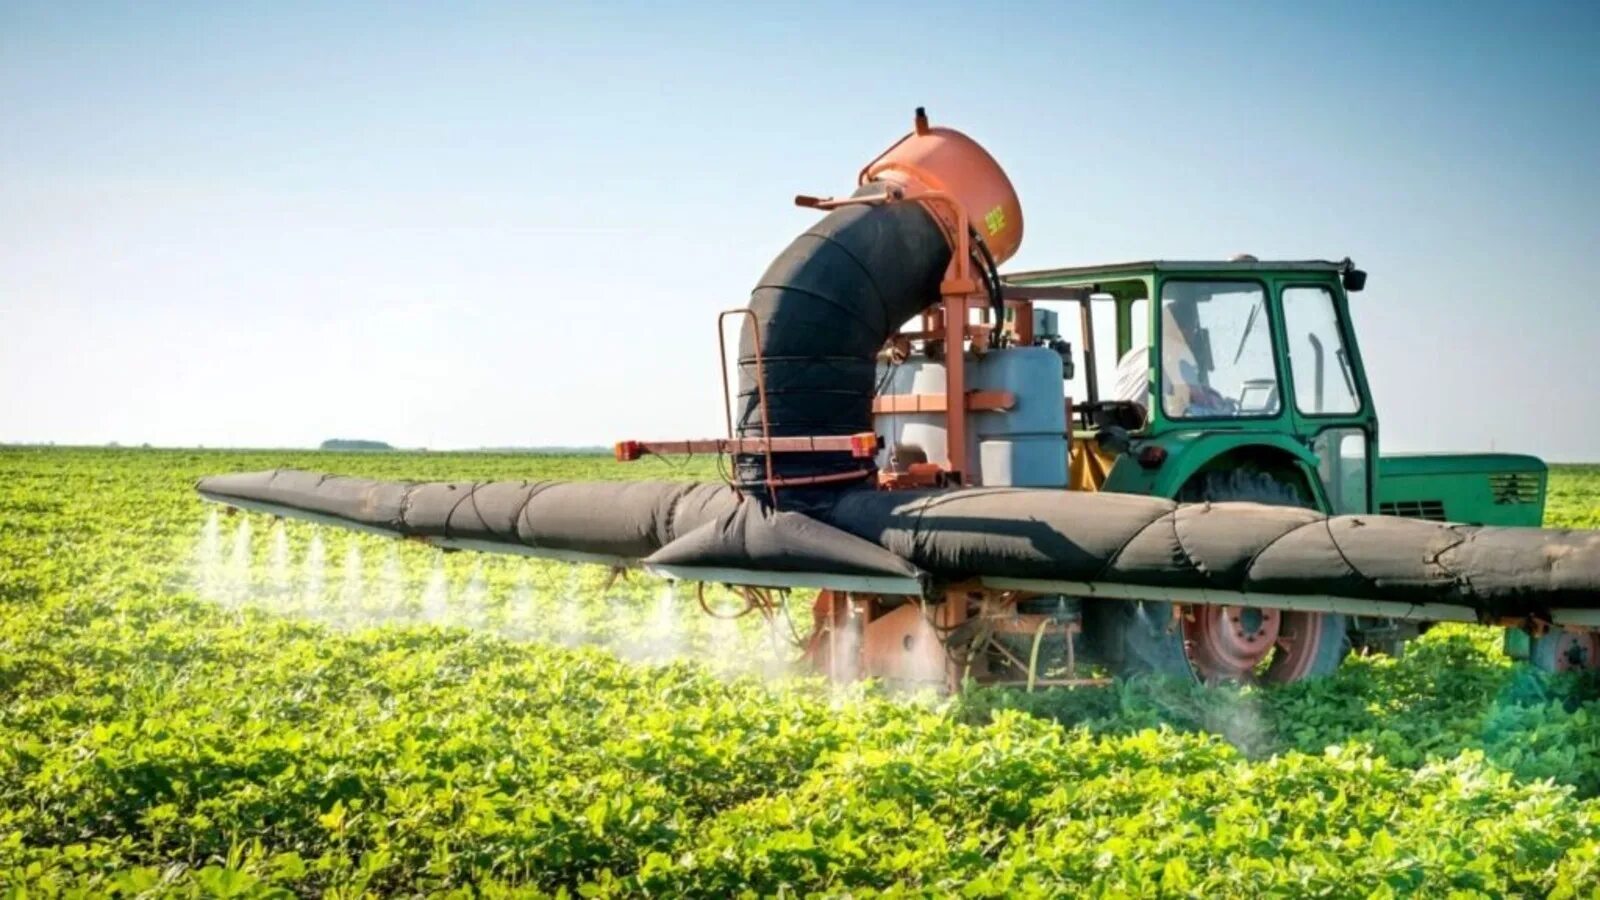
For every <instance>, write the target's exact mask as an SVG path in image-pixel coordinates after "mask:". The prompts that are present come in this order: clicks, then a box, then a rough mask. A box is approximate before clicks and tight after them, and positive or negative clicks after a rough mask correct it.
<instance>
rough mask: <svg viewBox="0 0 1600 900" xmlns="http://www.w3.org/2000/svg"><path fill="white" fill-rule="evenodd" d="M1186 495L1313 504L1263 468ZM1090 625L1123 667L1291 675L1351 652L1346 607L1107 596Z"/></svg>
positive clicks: (1193, 675)
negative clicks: (1314, 609)
mask: <svg viewBox="0 0 1600 900" xmlns="http://www.w3.org/2000/svg"><path fill="white" fill-rule="evenodd" d="M1179 499H1181V500H1183V501H1184V502H1202V501H1249V502H1254V503H1265V504H1268V505H1272V506H1308V505H1309V503H1308V501H1307V499H1306V497H1305V496H1304V494H1303V493H1302V492H1301V491H1300V490H1299V489H1297V488H1296V486H1295V485H1293V484H1291V483H1289V482H1286V481H1283V480H1280V479H1278V478H1275V477H1273V476H1272V474H1271V473H1268V472H1263V471H1260V470H1256V469H1233V470H1229V471H1219V472H1210V473H1206V474H1205V475H1203V476H1200V477H1199V478H1197V479H1196V480H1195V481H1194V482H1191V483H1190V484H1189V485H1187V486H1186V487H1185V489H1184V491H1183V493H1182V494H1180V495H1179ZM1091 607H1097V608H1096V609H1094V610H1093V611H1092V612H1091ZM1174 610H1176V611H1174ZM1084 627H1085V631H1086V633H1087V634H1088V635H1089V636H1090V637H1091V640H1092V641H1093V645H1094V647H1095V649H1096V650H1098V654H1097V655H1098V656H1099V657H1100V658H1101V660H1102V661H1103V662H1105V663H1106V664H1107V665H1109V666H1110V667H1111V668H1112V669H1113V670H1115V671H1116V672H1117V673H1118V674H1135V673H1146V672H1154V673H1159V674H1164V675H1168V676H1174V677H1178V678H1190V679H1197V680H1200V681H1204V682H1220V681H1228V682H1239V681H1266V682H1290V681H1300V680H1302V679H1306V678H1319V677H1322V676H1324V675H1328V674H1331V673H1332V672H1333V671H1334V670H1335V669H1337V668H1339V665H1340V663H1342V662H1344V658H1345V656H1346V655H1348V654H1349V652H1350V640H1349V636H1348V634H1347V631H1348V628H1347V623H1346V621H1345V617H1344V616H1343V615H1340V614H1338V613H1311V612H1297V611H1292V610H1280V609H1264V608H1257V607H1250V606H1202V605H1193V606H1176V605H1175V604H1171V603H1152V602H1136V601H1129V602H1119V601H1100V602H1098V603H1086V604H1084Z"/></svg>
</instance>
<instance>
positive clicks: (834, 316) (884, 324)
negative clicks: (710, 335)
mask: <svg viewBox="0 0 1600 900" xmlns="http://www.w3.org/2000/svg"><path fill="white" fill-rule="evenodd" d="M882 190H883V186H882V185H878V184H867V185H864V186H863V187H862V188H861V189H860V190H859V191H857V196H861V195H867V194H875V193H879V192H881V191H882ZM949 263H950V247H949V244H948V243H946V241H945V238H944V233H943V232H942V231H941V230H940V228H939V225H938V224H937V223H936V222H935V221H934V219H933V217H932V216H931V215H930V214H929V213H928V211H927V210H926V209H924V208H923V206H922V205H921V204H920V203H915V202H905V201H901V202H894V203H888V204H883V205H877V206H866V205H863V206H846V207H842V208H840V209H836V210H834V211H833V212H831V213H829V214H828V215H827V216H825V217H823V218H822V219H821V220H820V221H819V222H817V224H816V225H814V226H812V227H811V228H810V229H809V230H807V231H806V232H805V233H804V234H802V235H800V236H799V237H798V238H795V240H794V242H793V243H791V244H790V245H789V246H788V248H787V249H785V250H784V251H783V253H781V254H779V256H778V258H777V259H776V260H774V261H773V263H772V265H771V266H769V267H768V268H767V271H766V274H764V275H763V276H762V277H761V281H760V283H759V284H757V285H756V288H755V290H754V291H753V292H752V293H751V295H750V307H749V308H750V311H751V312H752V313H754V314H755V323H754V324H755V327H756V328H757V329H759V334H760V336H761V357H762V369H763V375H764V377H765V385H766V397H767V404H766V405H767V422H768V425H769V426H770V428H771V434H772V436H773V437H796V436H809V435H818V436H821V435H850V434H856V433H860V432H865V431H871V430H872V429H873V425H872V397H873V394H874V393H875V389H876V387H877V383H876V371H877V364H876V358H877V354H878V351H879V349H881V348H882V347H883V344H884V341H886V340H888V339H889V336H890V335H891V334H892V333H893V332H894V331H895V330H896V329H898V328H899V327H900V326H901V325H902V324H903V323H904V322H905V321H906V320H908V319H910V318H911V317H912V316H915V315H916V314H918V313H920V312H922V311H923V310H925V309H927V308H928V307H929V306H931V305H933V304H934V303H936V302H938V300H939V283H940V281H941V280H942V279H943V277H944V272H945V268H946V267H947V266H948V265H949ZM756 385H757V382H756V348H755V342H754V341H753V340H752V334H751V323H750V322H748V321H747V322H746V323H745V327H744V330H743V332H742V333H741V335H740V338H739V398H738V401H737V403H738V412H737V414H738V420H737V427H738V431H739V436H740V437H744V438H759V437H761V436H762V424H761V404H760V397H759V394H758V392H757V389H756ZM774 466H775V468H774V474H775V475H776V476H777V477H778V478H780V479H784V478H791V479H803V478H808V477H817V476H823V477H826V476H830V475H839V474H842V473H848V472H854V471H860V470H862V469H875V466H874V463H873V461H872V460H870V459H868V460H862V459H855V458H853V457H851V455H850V454H848V453H799V454H787V455H779V456H777V457H775V458H774ZM735 470H736V472H737V477H738V480H739V482H740V484H741V486H743V487H744V488H745V489H746V491H747V492H748V493H750V494H751V495H753V496H756V497H759V498H761V499H762V500H763V501H770V500H771V498H770V497H769V496H768V492H767V490H766V487H765V480H766V474H767V473H766V457H765V456H764V455H762V454H740V455H738V456H737V457H736V459H735ZM872 483H873V482H872V479H871V478H870V477H863V478H860V479H858V480H853V481H844V482H834V483H825V484H820V485H817V486H815V487H810V488H807V487H794V488H784V489H780V490H779V491H778V500H779V502H780V503H781V505H782V507H783V508H784V509H797V510H804V509H812V508H816V507H818V506H825V505H827V504H828V503H829V502H830V501H831V499H832V498H834V497H837V496H838V493H839V490H840V489H841V488H849V487H855V486H867V485H871V484H872Z"/></svg>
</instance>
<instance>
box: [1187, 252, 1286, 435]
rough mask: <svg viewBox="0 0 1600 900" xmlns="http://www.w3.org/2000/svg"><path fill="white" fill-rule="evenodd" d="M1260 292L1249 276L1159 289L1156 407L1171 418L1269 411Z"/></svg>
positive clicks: (1272, 398)
mask: <svg viewBox="0 0 1600 900" xmlns="http://www.w3.org/2000/svg"><path fill="white" fill-rule="evenodd" d="M1267 317H1268V311H1267V306H1266V291H1265V289H1264V288H1263V287H1262V286H1261V285H1260V284H1259V283H1257V282H1253V281H1168V282H1167V283H1166V284H1164V285H1163V286H1162V288H1161V407H1162V409H1163V410H1164V411H1165V412H1166V414H1167V415H1168V416H1169V417H1171V418H1177V419H1208V418H1238V417H1245V416H1275V415H1277V414H1278V410H1279V408H1280V406H1281V402H1280V400H1279V396H1278V375H1277V369H1276V368H1275V367H1274V365H1273V354H1272V327H1271V323H1270V322H1268V319H1267Z"/></svg>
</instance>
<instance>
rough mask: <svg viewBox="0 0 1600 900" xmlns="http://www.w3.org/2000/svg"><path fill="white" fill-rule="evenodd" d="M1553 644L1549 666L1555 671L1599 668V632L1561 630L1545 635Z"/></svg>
mask: <svg viewBox="0 0 1600 900" xmlns="http://www.w3.org/2000/svg"><path fill="white" fill-rule="evenodd" d="M1544 639H1545V640H1547V641H1552V642H1554V644H1555V647H1554V653H1553V655H1552V658H1551V665H1550V668H1551V670H1552V671H1555V672H1592V671H1595V670H1600V634H1594V633H1590V632H1584V633H1582V634H1578V633H1575V632H1571V631H1562V632H1558V633H1553V634H1549V635H1546V636H1545V638H1544Z"/></svg>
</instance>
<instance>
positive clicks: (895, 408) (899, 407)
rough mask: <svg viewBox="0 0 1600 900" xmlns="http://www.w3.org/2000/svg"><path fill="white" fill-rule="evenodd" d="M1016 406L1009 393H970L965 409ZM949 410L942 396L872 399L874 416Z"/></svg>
mask: <svg viewBox="0 0 1600 900" xmlns="http://www.w3.org/2000/svg"><path fill="white" fill-rule="evenodd" d="M1016 405H1017V396H1016V395H1015V394H1013V393H1011V392H1010V391H970V392H968V393H967V403H966V407H967V410H968V411H969V412H1003V411H1005V410H1008V409H1012V408H1014V407H1015V406H1016ZM949 408H950V404H949V399H948V398H947V397H945V395H944V394H880V395H878V396H877V397H874V398H872V412H873V414H874V415H880V416H884V415H892V414H896V413H942V412H945V411H946V410H948V409H949Z"/></svg>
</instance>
